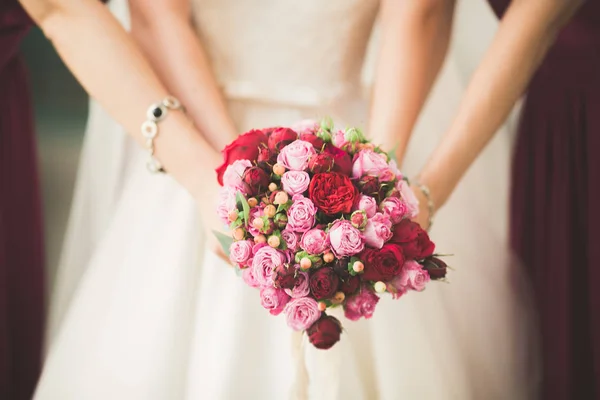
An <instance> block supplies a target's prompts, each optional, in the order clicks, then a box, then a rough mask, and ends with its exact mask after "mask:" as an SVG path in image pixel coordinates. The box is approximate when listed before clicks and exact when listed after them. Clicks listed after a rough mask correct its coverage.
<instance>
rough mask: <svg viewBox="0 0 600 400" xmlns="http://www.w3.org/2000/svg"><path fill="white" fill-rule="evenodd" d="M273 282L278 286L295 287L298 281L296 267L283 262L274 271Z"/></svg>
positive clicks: (284, 287)
mask: <svg viewBox="0 0 600 400" xmlns="http://www.w3.org/2000/svg"><path fill="white" fill-rule="evenodd" d="M273 283H274V284H275V287H276V288H280V289H293V288H294V284H295V283H296V268H294V267H291V266H289V265H285V264H281V265H279V266H278V267H277V268H276V269H275V271H274V272H273Z"/></svg>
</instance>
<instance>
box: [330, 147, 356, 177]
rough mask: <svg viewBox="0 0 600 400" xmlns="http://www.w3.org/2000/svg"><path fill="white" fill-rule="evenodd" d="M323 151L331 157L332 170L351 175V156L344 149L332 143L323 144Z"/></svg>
mask: <svg viewBox="0 0 600 400" xmlns="http://www.w3.org/2000/svg"><path fill="white" fill-rule="evenodd" d="M325 152H326V153H328V154H331V156H332V157H333V171H334V172H339V173H340V174H344V175H348V176H350V175H352V158H350V155H349V154H348V153H346V152H345V151H344V150H342V149H340V148H338V147H335V146H334V145H332V144H330V143H329V144H327V146H325Z"/></svg>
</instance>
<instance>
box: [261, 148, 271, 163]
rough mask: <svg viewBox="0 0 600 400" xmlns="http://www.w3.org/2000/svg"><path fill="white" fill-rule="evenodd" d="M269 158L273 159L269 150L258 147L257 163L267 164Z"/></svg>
mask: <svg viewBox="0 0 600 400" xmlns="http://www.w3.org/2000/svg"><path fill="white" fill-rule="evenodd" d="M271 157H273V154H272V153H271V150H269V148H268V147H260V148H259V149H258V157H257V161H258V162H267V161H269V160H270V159H271Z"/></svg>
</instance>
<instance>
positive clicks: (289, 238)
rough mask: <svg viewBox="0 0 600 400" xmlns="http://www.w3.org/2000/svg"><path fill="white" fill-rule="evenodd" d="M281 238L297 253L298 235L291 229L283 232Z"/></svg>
mask: <svg viewBox="0 0 600 400" xmlns="http://www.w3.org/2000/svg"><path fill="white" fill-rule="evenodd" d="M281 238H282V239H283V241H284V242H285V244H286V245H287V248H288V249H290V250H292V251H296V250H298V247H299V243H298V242H299V241H298V235H297V234H296V233H294V232H292V231H290V230H289V229H284V230H282V231H281Z"/></svg>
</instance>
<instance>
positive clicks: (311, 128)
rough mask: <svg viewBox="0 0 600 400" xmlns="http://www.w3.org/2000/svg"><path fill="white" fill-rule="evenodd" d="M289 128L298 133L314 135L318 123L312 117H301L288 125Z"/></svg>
mask: <svg viewBox="0 0 600 400" xmlns="http://www.w3.org/2000/svg"><path fill="white" fill-rule="evenodd" d="M290 129H291V130H293V131H295V132H296V133H297V134H298V135H303V134H311V135H314V134H315V133H316V132H317V131H318V130H319V123H318V122H317V121H315V120H312V119H303V120H302V121H298V122H296V123H295V124H294V125H292V126H290Z"/></svg>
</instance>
